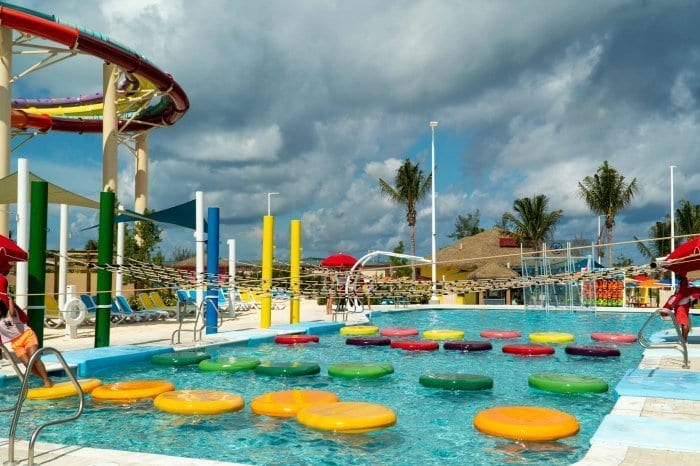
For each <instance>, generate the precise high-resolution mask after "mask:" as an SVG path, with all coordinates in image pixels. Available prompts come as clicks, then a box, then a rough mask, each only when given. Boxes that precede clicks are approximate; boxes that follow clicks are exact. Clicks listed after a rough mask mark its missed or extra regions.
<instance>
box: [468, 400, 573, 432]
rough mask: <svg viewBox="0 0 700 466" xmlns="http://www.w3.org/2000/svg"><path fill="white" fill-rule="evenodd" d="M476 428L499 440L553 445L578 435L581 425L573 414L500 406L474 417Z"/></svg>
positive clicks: (534, 408) (535, 407)
mask: <svg viewBox="0 0 700 466" xmlns="http://www.w3.org/2000/svg"><path fill="white" fill-rule="evenodd" d="M474 427H476V428H477V429H479V430H480V431H481V432H483V433H485V434H488V435H493V436H495V437H504V438H508V439H513V440H526V441H527V440H529V441H549V440H558V439H561V438H564V437H570V436H572V435H575V434H577V433H578V431H579V424H578V421H577V420H576V418H575V417H574V416H572V415H571V414H568V413H565V412H563V411H557V410H556V409H550V408H542V407H538V406H499V407H495V408H490V409H485V410H484V411H481V412H479V413H478V414H477V415H476V416H475V417H474Z"/></svg>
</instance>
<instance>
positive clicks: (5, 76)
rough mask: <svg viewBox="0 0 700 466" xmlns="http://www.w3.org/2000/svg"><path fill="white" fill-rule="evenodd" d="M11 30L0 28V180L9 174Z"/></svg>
mask: <svg viewBox="0 0 700 466" xmlns="http://www.w3.org/2000/svg"><path fill="white" fill-rule="evenodd" d="M11 78H12V29H8V28H4V27H3V28H0V178H5V177H6V176H7V175H9V174H10V142H11V139H12V138H11V136H10V129H11V121H10V115H11V112H12V83H11V82H10V79H11ZM9 232H10V211H9V206H8V205H7V204H4V205H0V234H3V235H5V236H8V235H9Z"/></svg>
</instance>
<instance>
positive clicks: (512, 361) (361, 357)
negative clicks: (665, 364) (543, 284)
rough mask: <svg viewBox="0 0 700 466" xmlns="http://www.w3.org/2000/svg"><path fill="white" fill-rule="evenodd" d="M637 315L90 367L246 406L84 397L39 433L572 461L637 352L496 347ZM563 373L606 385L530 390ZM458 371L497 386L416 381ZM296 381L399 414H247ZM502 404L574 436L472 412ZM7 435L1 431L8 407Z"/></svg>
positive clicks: (450, 458)
mask: <svg viewBox="0 0 700 466" xmlns="http://www.w3.org/2000/svg"><path fill="white" fill-rule="evenodd" d="M647 317H648V316H647V315H645V314H641V315H640V314H604V313H598V314H593V313H589V312H579V313H572V312H568V311H566V312H560V311H557V312H552V311H550V312H548V313H546V312H544V311H531V310H530V311H521V312H518V311H505V310H487V311H481V310H479V311H464V310H459V311H451V310H427V311H411V312H394V313H383V314H380V315H378V314H376V313H375V316H374V317H373V319H372V324H374V325H377V326H379V327H380V328H386V327H416V328H418V329H419V330H420V331H424V330H428V329H435V328H450V329H458V330H463V331H465V336H464V339H465V340H479V339H481V338H480V337H479V332H480V331H481V330H485V329H501V330H518V331H520V332H522V335H523V336H522V337H521V338H519V339H517V340H491V342H492V343H493V350H491V351H485V352H474V353H460V352H455V351H445V350H443V349H442V348H441V349H440V350H439V351H432V352H407V351H403V350H400V349H391V348H389V347H357V346H350V345H346V344H345V339H346V336H342V335H338V334H335V333H333V334H322V335H321V336H320V343H318V344H310V345H297V346H287V345H276V344H274V343H264V344H259V345H255V346H227V347H220V348H217V349H211V350H209V352H210V353H211V354H212V356H213V357H219V356H254V357H258V358H259V359H260V360H261V361H307V362H316V363H318V364H320V366H321V373H320V374H319V375H315V376H305V377H297V378H294V377H287V378H281V377H266V376H259V375H255V374H254V372H252V371H247V372H239V373H234V374H229V373H212V372H203V371H200V370H199V369H198V368H197V367H196V366H187V367H179V368H172V367H162V366H151V364H150V363H144V364H140V365H132V366H129V367H124V368H123V369H117V370H115V369H114V368H112V369H110V370H109V371H106V370H105V371H103V372H102V373H96V374H91V375H90V376H91V377H98V378H100V379H102V380H103V382H104V383H111V382H116V381H121V380H135V379H143V378H149V379H165V380H169V381H171V382H173V383H174V384H175V386H176V388H177V389H195V388H207V389H214V390H223V391H231V392H235V393H238V394H240V395H241V396H243V398H244V399H245V401H246V407H245V408H244V409H243V410H242V411H239V412H236V413H229V414H224V415H221V416H213V417H206V416H178V415H171V414H167V413H163V412H160V411H158V410H155V409H154V408H153V407H152V402H151V401H150V400H149V401H142V402H138V403H135V404H124V405H115V404H111V403H100V402H97V401H92V400H91V399H89V398H87V402H86V410H85V413H84V414H83V416H82V417H81V419H80V420H79V421H78V422H74V423H71V424H64V425H59V426H55V427H50V428H48V429H46V430H45V431H44V432H43V433H42V434H41V436H40V439H39V440H40V441H45V442H54V443H61V444H69V445H84V446H92V447H98V448H113V449H120V450H130V451H144V452H150V453H160V454H167V455H175V456H184V457H192V458H208V459H215V460H221V461H231V462H239V463H246V464H259V465H283V464H324V465H348V464H355V465H365V464H375V463H378V462H379V463H384V464H390V465H415V464H421V465H443V464H449V463H454V464H494V465H495V464H504V463H514V464H542V463H546V464H550V465H559V464H562V465H563V464H571V463H573V462H575V461H577V460H579V459H580V458H581V457H583V455H584V454H585V452H586V450H587V449H588V446H589V443H588V442H589V439H590V438H591V436H592V435H593V433H594V432H595V430H596V429H597V427H598V425H599V424H600V422H601V421H602V419H603V416H604V415H605V414H607V413H609V412H610V410H611V409H612V406H613V403H614V401H613V389H614V387H615V385H616V384H617V383H618V381H619V380H620V378H621V377H622V375H623V374H624V372H625V371H626V370H627V369H630V368H632V367H636V366H637V365H638V363H639V360H640V358H641V354H642V349H641V347H640V346H639V345H638V344H630V345H620V346H619V347H620V351H621V353H622V354H621V356H620V357H616V358H583V357H575V356H569V355H567V354H566V353H565V352H564V345H560V346H557V348H556V353H555V354H554V355H553V356H539V357H529V358H528V357H522V356H514V355H508V354H504V353H502V351H501V347H502V346H503V344H505V343H513V342H519V343H524V342H527V336H528V334H529V333H532V332H545V331H556V332H568V333H572V334H574V335H575V343H576V344H579V345H583V344H591V343H592V342H591V339H590V334H591V333H593V332H620V333H636V332H637V330H638V329H639V328H640V327H641V325H642V324H643V322H644V320H645V319H646V318H647ZM348 361H374V362H389V363H391V364H392V365H393V366H394V369H395V372H394V373H393V374H391V375H389V376H386V377H383V378H381V379H373V380H357V379H356V380H348V379H341V378H332V377H329V376H328V375H327V369H328V366H329V365H331V364H335V363H339V362H348ZM545 371H547V372H566V373H574V374H581V375H591V376H595V377H599V378H602V379H604V380H606V381H607V382H608V384H609V385H610V390H609V391H608V393H605V394H579V395H562V394H555V393H549V392H543V391H538V390H535V389H532V388H529V387H528V383H527V379H528V376H529V375H531V374H533V373H536V372H545ZM445 372H460V373H470V374H482V375H487V376H489V377H492V378H493V380H494V387H493V389H491V390H485V391H479V392H467V391H446V390H439V389H431V388H426V387H423V386H421V385H420V384H419V383H418V379H419V377H420V376H421V375H423V374H426V373H445ZM293 388H306V389H319V390H328V391H331V392H334V393H336V394H337V395H338V396H339V397H340V399H341V401H368V402H373V403H379V404H382V405H385V406H387V407H389V408H391V409H393V410H394V411H396V413H397V414H398V421H397V424H396V425H395V426H394V427H391V428H389V429H386V430H381V431H375V432H371V433H367V434H361V435H348V434H333V433H329V432H321V431H315V430H311V429H309V428H306V427H304V426H301V425H299V424H298V423H297V422H296V421H295V420H294V419H276V418H269V417H264V416H257V415H255V414H253V413H252V412H251V411H250V409H249V407H248V405H249V403H250V401H251V400H252V399H253V398H255V397H256V396H258V395H261V394H263V393H266V392H270V391H277V390H286V389H293ZM16 390H17V386H16V384H9V385H6V386H5V387H2V392H1V393H2V396H3V400H2V403H4V404H3V406H7V405H8V404H12V402H13V397H16ZM503 405H532V406H544V407H549V408H554V409H558V410H562V411H565V412H568V413H570V414H572V415H574V416H575V417H576V418H577V419H578V421H579V423H580V425H581V431H580V433H579V434H578V435H576V436H574V437H570V438H566V439H562V440H560V441H556V442H541V443H521V442H515V441H511V440H506V439H499V438H494V437H490V436H487V435H485V434H482V433H480V432H479V431H477V430H476V429H475V428H474V427H473V425H472V420H473V418H474V416H475V415H476V414H477V413H478V412H479V411H481V410H483V409H487V408H490V407H494V406H503ZM74 409H75V401H74V400H73V401H72V402H71V401H69V400H56V401H48V402H47V401H44V402H32V401H28V402H27V403H25V408H24V412H23V415H22V418H21V421H20V426H19V430H18V438H28V432H29V430H30V428H34V427H36V426H37V425H38V424H39V423H40V422H42V421H43V420H48V419H55V418H56V417H59V416H60V415H61V414H68V413H71V412H72V411H73V410H74ZM4 416H5V418H6V419H7V422H3V425H4V426H6V427H5V429H6V431H5V432H4V436H5V437H7V431H8V430H9V418H10V417H11V415H10V414H4Z"/></svg>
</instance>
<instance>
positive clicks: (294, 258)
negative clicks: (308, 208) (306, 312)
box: [289, 220, 301, 324]
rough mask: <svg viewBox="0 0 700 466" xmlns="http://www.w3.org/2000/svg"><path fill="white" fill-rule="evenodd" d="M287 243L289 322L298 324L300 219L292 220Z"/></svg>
mask: <svg viewBox="0 0 700 466" xmlns="http://www.w3.org/2000/svg"><path fill="white" fill-rule="evenodd" d="M289 243H290V244H289V286H290V288H291V289H292V299H291V302H290V306H289V323H290V324H298V323H299V319H300V312H299V293H300V292H301V281H300V277H301V273H300V272H301V220H292V223H291V224H290V232H289Z"/></svg>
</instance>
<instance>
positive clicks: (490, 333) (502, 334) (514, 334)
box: [479, 330, 522, 338]
mask: <svg viewBox="0 0 700 466" xmlns="http://www.w3.org/2000/svg"><path fill="white" fill-rule="evenodd" d="M479 335H481V337H482V338H520V337H521V336H522V335H521V333H520V332H518V331H516V330H482V331H481V333H479Z"/></svg>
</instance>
